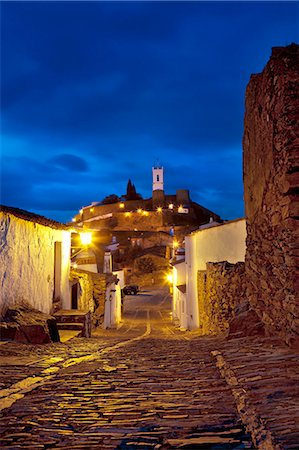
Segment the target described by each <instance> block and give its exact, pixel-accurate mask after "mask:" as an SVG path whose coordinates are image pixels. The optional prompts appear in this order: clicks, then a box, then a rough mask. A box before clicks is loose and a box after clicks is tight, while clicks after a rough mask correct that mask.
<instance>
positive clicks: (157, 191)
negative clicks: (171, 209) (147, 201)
mask: <svg viewBox="0 0 299 450" xmlns="http://www.w3.org/2000/svg"><path fill="white" fill-rule="evenodd" d="M152 172H153V197H152V198H153V208H157V207H163V206H164V203H165V196H164V169H163V167H162V166H160V164H155V166H154V167H153V168H152Z"/></svg>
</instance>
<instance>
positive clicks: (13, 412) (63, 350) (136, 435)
mask: <svg viewBox="0 0 299 450" xmlns="http://www.w3.org/2000/svg"><path fill="white" fill-rule="evenodd" d="M124 311H125V314H124V321H123V323H122V326H121V327H120V328H119V329H118V330H108V331H107V330H106V331H104V330H101V329H99V330H96V332H94V333H93V337H92V338H91V339H85V338H76V339H72V340H69V341H67V342H65V343H57V344H48V345H43V346H41V345H36V346H33V345H23V344H15V343H3V342H2V343H1V345H0V355H1V391H0V396H1V400H2V401H1V410H2V416H1V422H0V425H1V436H2V438H1V448H3V449H17V448H28V449H32V450H34V449H45V448H66V449H75V448H76V449H137V448H138V449H176V448H189V449H243V448H252V449H253V448H260V449H272V448H273V449H298V448H299V444H298V443H299V412H298V404H299V402H298V394H299V388H298V378H299V366H298V354H297V355H295V354H294V353H292V352H291V351H290V350H289V349H288V348H287V347H283V346H281V345H279V343H278V342H277V341H275V340H274V339H269V338H268V339H266V338H264V339H259V340H257V339H253V338H251V339H237V340H234V341H227V340H225V339H224V338H211V337H200V336H198V334H197V333H196V332H181V331H179V330H178V329H177V328H176V327H175V326H174V325H173V324H172V322H171V314H170V296H169V295H168V294H167V292H166V290H162V289H155V290H154V289H153V290H151V291H149V290H146V291H143V292H141V293H140V294H139V295H137V296H126V297H125V310H124ZM252 442H254V444H253V443H252Z"/></svg>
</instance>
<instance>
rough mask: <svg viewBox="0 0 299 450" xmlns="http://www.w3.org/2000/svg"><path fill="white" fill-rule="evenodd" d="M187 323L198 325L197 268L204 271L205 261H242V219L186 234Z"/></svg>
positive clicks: (243, 254) (191, 327)
mask: <svg viewBox="0 0 299 450" xmlns="http://www.w3.org/2000/svg"><path fill="white" fill-rule="evenodd" d="M185 249H186V255H185V258H186V284H187V286H186V297H187V326H188V328H190V329H194V328H198V326H199V321H198V300H197V271H198V270H205V269H206V263H207V262H220V261H228V262H230V263H233V264H234V263H237V262H238V261H244V260H245V251H246V220H245V219H238V220H233V221H231V222H227V223H224V224H221V225H217V226H214V227H211V228H206V229H202V230H198V231H195V232H193V233H192V234H190V235H189V236H186V239H185Z"/></svg>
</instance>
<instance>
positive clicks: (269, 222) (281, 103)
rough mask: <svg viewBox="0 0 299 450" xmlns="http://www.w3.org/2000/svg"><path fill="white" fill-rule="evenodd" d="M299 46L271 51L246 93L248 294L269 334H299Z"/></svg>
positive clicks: (289, 337) (291, 336) (290, 338)
mask: <svg viewBox="0 0 299 450" xmlns="http://www.w3.org/2000/svg"><path fill="white" fill-rule="evenodd" d="M298 67H299V46H298V45H296V44H291V45H289V46H287V47H277V48H273V49H272V55H271V58H270V60H269V62H268V63H267V65H266V67H265V69H264V70H263V72H262V73H260V74H258V75H253V76H251V79H250V82H249V84H248V86H247V90H246V113H245V124H244V137H243V168H244V191H245V212H246V217H247V252H246V262H245V266H246V277H247V296H248V299H249V302H250V304H251V306H252V308H253V309H255V311H256V313H257V314H258V316H259V317H260V318H261V320H262V321H263V323H264V324H265V327H266V330H267V331H268V332H269V333H270V334H275V335H279V336H281V337H282V338H283V339H284V340H285V341H286V342H287V343H292V342H293V341H294V340H297V338H298V334H299V308H298V297H297V295H298V288H299V284H298V281H299V276H298V275H299V274H298V260H299V243H298V217H299V203H298V187H299V177H298V175H299V172H298V170H299V164H298V163H299V147H298V143H299V141H298V139H299V137H298V136H299V133H298V110H299V92H298V80H299V74H298Z"/></svg>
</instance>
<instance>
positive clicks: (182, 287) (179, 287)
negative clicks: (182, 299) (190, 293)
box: [176, 284, 186, 294]
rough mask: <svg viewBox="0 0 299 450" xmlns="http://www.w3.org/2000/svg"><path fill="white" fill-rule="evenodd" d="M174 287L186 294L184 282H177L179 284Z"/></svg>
mask: <svg viewBox="0 0 299 450" xmlns="http://www.w3.org/2000/svg"><path fill="white" fill-rule="evenodd" d="M176 287H177V289H178V290H179V291H181V292H182V293H183V294H186V284H179V285H177V286H176Z"/></svg>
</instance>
